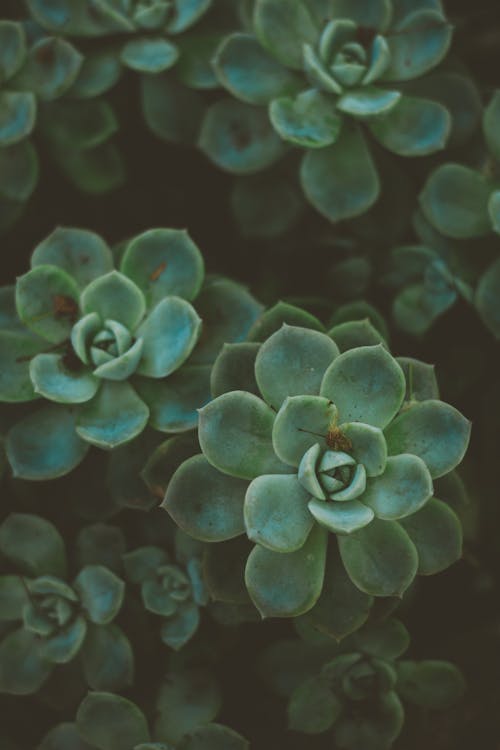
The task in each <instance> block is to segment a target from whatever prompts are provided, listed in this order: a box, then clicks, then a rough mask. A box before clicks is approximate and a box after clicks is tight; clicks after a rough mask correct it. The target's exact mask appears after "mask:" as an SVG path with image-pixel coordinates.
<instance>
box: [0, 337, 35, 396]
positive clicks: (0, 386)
mask: <svg viewBox="0 0 500 750" xmlns="http://www.w3.org/2000/svg"><path fill="white" fill-rule="evenodd" d="M44 345H45V342H44V341H42V340H41V339H36V338H34V337H33V336H31V335H29V334H26V333H25V332H24V331H23V332H18V331H0V398H1V399H2V401H4V402H8V403H19V402H23V401H32V400H33V399H35V398H37V395H36V393H35V390H34V388H33V383H32V380H31V377H30V360H31V358H32V357H34V356H35V355H36V354H38V352H39V351H40V349H41V348H42V347H43V346H44Z"/></svg>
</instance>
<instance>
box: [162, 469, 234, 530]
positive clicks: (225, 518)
mask: <svg viewBox="0 0 500 750" xmlns="http://www.w3.org/2000/svg"><path fill="white" fill-rule="evenodd" d="M247 487H248V483H247V482H246V481H243V480H241V479H236V478H234V477H229V476H227V474H222V473H221V472H220V471H218V470H217V469H214V468H213V466H211V465H210V464H209V463H208V461H207V459H206V458H205V457H204V456H202V455H197V456H193V457H192V458H189V459H188V460H187V461H184V463H183V464H182V465H181V466H180V467H179V468H178V469H177V471H176V472H175V474H174V475H173V477H172V479H171V480H170V482H169V484H168V487H167V493H166V495H165V500H164V501H163V503H162V507H163V508H165V510H166V511H167V512H168V513H169V514H170V515H171V516H172V518H173V519H174V521H175V522H176V523H177V524H178V526H180V528H181V529H182V530H183V531H185V532H186V533H188V534H189V535H190V536H192V537H194V538H195V539H200V540H202V541H205V542H220V541H224V540H225V539H232V538H233V537H235V536H239V535H240V534H242V533H243V532H244V530H245V525H244V521H243V502H244V500H245V492H246V490H247Z"/></svg>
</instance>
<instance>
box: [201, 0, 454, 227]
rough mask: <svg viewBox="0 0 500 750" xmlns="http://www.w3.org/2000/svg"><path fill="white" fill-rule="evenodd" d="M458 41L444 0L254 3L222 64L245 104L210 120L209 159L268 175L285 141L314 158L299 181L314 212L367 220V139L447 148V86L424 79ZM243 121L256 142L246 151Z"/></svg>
mask: <svg viewBox="0 0 500 750" xmlns="http://www.w3.org/2000/svg"><path fill="white" fill-rule="evenodd" d="M451 36H452V27H451V24H450V23H449V22H448V21H447V19H446V17H445V16H444V14H443V10H442V7H441V3H440V2H439V0H432V2H426V1H424V0H422V1H421V2H420V1H416V2H413V3H396V2H391V1H390V0H376V2H373V1H372V0H370V2H368V0H354V1H352V2H344V0H324V1H323V2H315V0H256V2H255V4H254V11H253V19H252V31H251V32H249V33H246V32H245V33H242V32H239V31H238V32H236V33H234V34H232V35H230V36H228V37H227V38H226V39H225V40H224V41H223V42H222V43H221V45H220V47H219V48H218V50H217V53H216V56H215V60H214V65H215V69H216V72H217V75H218V78H219V81H220V83H221V84H222V85H223V86H224V87H225V88H226V89H227V90H228V91H229V92H230V93H231V94H232V95H233V96H235V97H236V98H237V99H239V100H240V101H241V102H243V103H244V104H240V103H239V102H235V101H234V100H230V99H222V100H220V101H218V102H216V103H215V104H214V105H213V106H212V107H211V108H210V109H209V110H208V112H207V114H206V117H205V120H204V123H203V126H202V131H201V134H200V145H201V148H202V149H203V150H204V151H205V152H206V153H207V154H208V155H209V156H210V157H211V158H212V159H213V160H214V161H216V163H218V164H219V165H220V166H222V167H224V168H226V169H230V170H232V171H235V172H244V171H248V172H251V171H258V170H259V169H262V168H264V167H266V166H269V165H270V164H271V163H272V162H273V161H275V160H276V159H277V158H279V157H280V156H281V155H282V153H283V148H280V145H279V140H280V139H281V140H282V141H283V142H284V143H288V144H292V145H295V146H299V147H302V148H305V149H307V153H306V154H305V156H304V158H303V161H302V166H301V175H300V176H301V182H302V187H303V189H304V192H305V194H306V196H307V198H308V199H309V201H310V202H311V203H312V204H313V206H315V208H316V209H318V210H319V211H320V212H321V213H323V214H324V215H325V216H326V217H327V218H329V219H330V220H332V221H338V220H340V219H346V218H349V217H352V216H356V215H358V214H362V213H363V212H365V211H366V210H367V209H368V208H370V206H372V205H373V204H374V203H375V201H376V200H377V198H378V197H379V194H380V181H379V177H378V174H377V168H376V166H375V163H374V161H373V158H372V155H371V151H370V146H369V143H368V141H367V140H366V136H367V135H369V136H370V137H371V138H374V139H375V140H376V141H378V142H379V143H380V144H381V145H382V146H384V148H386V149H388V150H389V151H391V152H392V153H395V154H397V155H399V156H422V155H426V154H430V153H433V152H435V151H438V150H439V149H442V148H443V146H444V145H445V143H446V141H447V139H448V137H449V135H450V130H451V124H452V123H451V116H450V112H449V111H448V109H447V107H446V106H444V103H440V101H439V100H440V99H441V100H442V95H441V94H440V92H439V91H437V89H441V90H442V89H443V88H444V85H443V86H436V85H434V84H433V83H432V77H431V78H430V79H429V81H430V82H429V84H428V85H427V82H426V79H425V78H424V79H422V77H423V76H425V75H426V74H427V73H429V72H430V71H432V70H433V69H434V68H435V67H436V66H437V65H438V64H439V63H440V62H441V61H442V60H443V58H444V57H445V55H446V53H447V51H448V48H449V45H450V41H451ZM456 83H457V82H456V81H453V82H451V83H450V85H451V87H452V88H454V85H455V84H456ZM458 87H459V88H460V83H458ZM436 94H437V96H436ZM458 98H459V97H458ZM264 106H268V108H269V118H270V122H271V124H272V127H273V128H274V130H275V132H276V134H277V135H278V136H279V138H277V137H276V135H275V136H273V135H272V130H270V128H269V127H268V126H266V113H265V112H264V111H263V110H262V109H261V108H262V107H264ZM239 121H246V125H245V126H243V127H244V128H245V129H246V130H247V131H250V132H251V137H249V136H248V135H247V136H246V144H245V143H243V144H242V145H241V147H240V145H239V144H238V129H239V126H238V122H239ZM231 133H232V135H233V137H232V139H231ZM242 139H243V134H242ZM250 141H251V144H250ZM245 145H246V146H247V148H246V151H245ZM244 152H245V153H244Z"/></svg>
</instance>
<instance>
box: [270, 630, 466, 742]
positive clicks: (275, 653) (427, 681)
mask: <svg viewBox="0 0 500 750" xmlns="http://www.w3.org/2000/svg"><path fill="white" fill-rule="evenodd" d="M409 644H410V638H409V635H408V632H407V630H406V628H405V627H404V626H403V625H402V623H400V622H399V621H398V620H394V619H389V620H386V621H384V622H381V623H376V624H370V625H366V626H364V627H363V628H362V629H361V630H359V631H358V632H356V633H355V634H353V635H351V636H350V637H349V638H347V639H346V640H345V641H343V642H342V643H341V644H335V643H332V642H328V640H327V639H325V638H324V637H323V638H322V637H321V636H318V635H316V637H315V640H313V641H306V642H301V641H297V640H295V641H292V640H289V641H281V642H278V643H276V644H274V645H272V646H271V647H269V648H268V650H267V651H266V652H265V653H264V654H263V658H262V659H261V668H260V671H261V672H262V674H263V677H264V679H266V681H267V682H269V683H270V687H271V688H272V689H274V691H276V692H278V693H279V694H282V695H283V697H286V698H288V706H287V714H288V726H289V728H290V729H293V730H295V731H298V732H302V733H304V734H308V735H315V734H322V733H324V732H331V733H332V735H333V738H334V741H335V747H338V748H342V750H361V748H364V749H366V750H388V749H389V748H391V747H392V745H393V743H394V741H395V740H396V738H397V737H398V736H399V734H400V732H401V729H402V727H403V724H404V719H405V704H407V703H409V704H415V705H418V706H421V707H422V706H425V708H427V709H431V710H434V711H438V710H444V709H448V708H449V707H450V706H452V705H454V704H456V703H457V702H458V701H459V700H460V698H461V697H462V696H463V693H464V689H465V683H464V678H463V676H462V674H461V673H460V671H459V670H458V669H457V668H456V667H455V666H454V665H453V664H450V663H449V662H446V661H437V660H424V661H419V662H418V661H417V662H415V661H407V660H405V659H402V658H401V657H402V656H403V654H404V652H405V651H406V650H407V649H408V646H409ZM293 648H295V650H296V651H298V652H299V653H300V654H301V656H302V659H300V657H298V658H297V656H296V657H295V659H296V660H297V663H296V664H293V660H294V657H293V656H292V659H291V660H292V664H290V660H289V663H288V664H285V663H284V661H285V659H286V658H287V656H290V655H291V652H292V649H293ZM299 659H300V661H299ZM273 669H274V670H275V671H276V672H277V673H278V674H279V673H280V671H281V672H282V673H283V672H285V674H286V672H287V670H288V671H289V672H290V676H291V678H292V679H289V680H283V679H282V678H281V679H280V677H277V676H276V675H273V673H272V670H273ZM410 686H411V687H410Z"/></svg>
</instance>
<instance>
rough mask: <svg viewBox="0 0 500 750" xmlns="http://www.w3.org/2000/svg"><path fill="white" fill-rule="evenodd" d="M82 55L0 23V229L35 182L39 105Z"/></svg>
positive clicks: (67, 79)
mask: <svg viewBox="0 0 500 750" xmlns="http://www.w3.org/2000/svg"><path fill="white" fill-rule="evenodd" d="M82 60H83V58H82V55H81V54H80V53H79V52H78V50H77V49H76V48H75V47H74V46H73V45H72V44H70V43H69V42H67V41H66V40H64V39H60V38H57V37H53V36H43V35H40V36H38V37H36V38H35V40H34V41H32V40H31V39H29V38H28V34H27V32H26V28H25V24H24V23H22V22H17V21H10V20H5V19H2V20H0V230H1V229H3V228H5V227H7V226H8V225H9V224H10V223H11V222H13V221H15V220H16V219H17V217H18V216H19V214H20V213H21V211H22V207H23V204H24V203H25V202H26V201H27V200H28V199H29V197H30V195H31V194H32V193H33V191H34V189H35V187H36V183H37V180H38V157H37V154H36V150H35V148H34V146H33V144H32V142H31V140H30V136H31V135H32V133H33V131H34V129H35V125H36V120H37V110H38V109H39V107H40V105H48V104H49V103H50V102H52V101H54V100H55V99H59V98H60V97H61V96H62V95H63V94H65V93H66V91H67V90H68V89H69V88H70V86H71V85H72V84H73V82H74V80H75V79H76V77H77V75H78V72H79V70H80V68H81V65H82Z"/></svg>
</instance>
